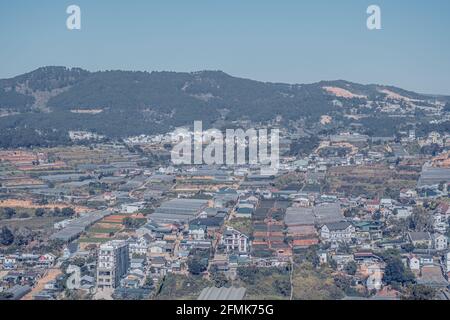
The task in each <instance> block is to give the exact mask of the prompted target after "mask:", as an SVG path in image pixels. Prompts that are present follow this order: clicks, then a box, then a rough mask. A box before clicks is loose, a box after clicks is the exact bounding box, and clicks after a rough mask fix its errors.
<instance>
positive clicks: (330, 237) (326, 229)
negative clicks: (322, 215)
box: [320, 221, 356, 242]
mask: <svg viewBox="0 0 450 320" xmlns="http://www.w3.org/2000/svg"><path fill="white" fill-rule="evenodd" d="M355 232H356V229H355V227H354V226H353V225H352V224H351V223H350V222H347V221H343V222H335V223H327V224H324V225H323V226H322V228H321V229H320V236H321V238H322V239H323V240H324V241H325V242H350V241H352V238H354V237H355Z"/></svg>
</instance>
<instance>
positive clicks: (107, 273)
mask: <svg viewBox="0 0 450 320" xmlns="http://www.w3.org/2000/svg"><path fill="white" fill-rule="evenodd" d="M129 265H130V256H129V246H128V242H127V241H124V240H112V241H109V242H107V243H104V244H102V245H100V248H99V252H98V263H97V286H98V287H99V288H102V289H103V288H116V287H118V286H119V285H120V279H121V278H122V277H123V276H124V275H125V274H126V273H127V271H128V267H129Z"/></svg>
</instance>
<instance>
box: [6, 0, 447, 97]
mask: <svg viewBox="0 0 450 320" xmlns="http://www.w3.org/2000/svg"><path fill="white" fill-rule="evenodd" d="M71 4H76V5H79V6H80V7H81V13H82V17H81V18H82V19H81V20H82V25H81V26H82V29H81V30H80V31H69V30H68V29H67V28H66V19H67V17H68V15H67V14H66V8H67V6H68V5H71ZM371 4H377V5H379V6H380V7H381V13H382V28H383V29H382V30H376V31H369V30H368V29H367V27H366V19H367V17H368V15H367V14H366V9H367V7H368V6H369V5H371ZM0 62H1V63H0V78H7V77H12V76H15V75H18V74H21V73H24V72H28V71H31V70H34V69H36V68H38V67H41V66H47V65H61V66H68V67H72V66H77V67H82V68H85V69H88V70H91V71H96V70H106V69H124V70H142V71H144V70H147V71H152V70H170V71H197V70H206V69H208V70H223V71H225V72H227V73H229V74H231V75H234V76H240V77H246V78H251V79H255V80H262V81H271V82H288V83H310V82H315V81H319V80H334V79H345V80H349V81H355V82H361V83H379V84H390V85H397V86H400V87H403V88H405V89H410V90H415V91H419V92H423V93H442V94H450V1H448V0H429V1H425V0H369V1H366V0H314V1H312V0H311V1H302V0H292V1H291V0H270V1H268V0H223V1H217V0H179V1H176V0H145V1H144V0H142V1H141V0H134V1H133V0H129V1H121V0H72V1H65V0H53V1H51V0H40V1H31V0H14V1H7V0H0Z"/></svg>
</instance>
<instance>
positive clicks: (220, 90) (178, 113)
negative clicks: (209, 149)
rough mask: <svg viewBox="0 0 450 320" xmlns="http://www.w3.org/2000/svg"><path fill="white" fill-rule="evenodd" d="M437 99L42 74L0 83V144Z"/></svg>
mask: <svg viewBox="0 0 450 320" xmlns="http://www.w3.org/2000/svg"><path fill="white" fill-rule="evenodd" d="M436 99H438V98H437V97H432V96H427V95H422V94H417V93H414V92H410V91H406V90H403V89H399V88H396V87H390V86H381V85H361V84H356V83H351V82H348V81H344V80H338V81H323V82H319V83H313V84H295V85H291V84H282V83H265V82H259V81H254V80H249V79H242V78H236V77H232V76H230V75H228V74H226V73H224V72H221V71H201V72H193V73H179V72H151V73H149V72H132V71H101V72H89V71H86V70H82V69H80V68H72V69H69V68H65V67H43V68H39V69H37V70H35V71H33V72H30V73H26V74H23V75H20V76H17V77H14V78H11V79H4V80H0V115H1V117H0V129H1V133H0V139H1V140H2V141H4V140H5V139H6V138H12V137H16V138H15V139H13V140H14V141H15V143H14V144H12V145H11V146H15V145H17V146H22V145H24V146H28V145H35V144H36V143H37V141H38V140H42V141H43V142H42V143H43V144H46V143H48V144H53V143H65V140H67V139H68V136H67V132H68V131H70V130H86V131H92V132H96V133H99V134H103V135H106V136H109V137H113V138H116V137H126V136H132V135H137V134H151V133H157V132H166V131H168V130H170V129H173V128H174V127H177V126H181V125H186V124H192V122H193V121H194V120H202V121H203V122H204V124H205V126H208V125H210V124H211V123H213V122H214V121H216V120H218V119H223V120H227V121H233V120H250V121H252V122H265V121H270V120H273V119H274V118H275V117H277V116H280V117H281V118H283V119H289V120H296V119H306V120H308V121H309V122H317V121H319V119H320V117H321V116H323V115H335V116H336V117H338V118H339V117H340V116H342V115H343V113H345V112H347V111H346V110H351V109H352V108H358V107H360V106H364V105H367V104H375V105H377V104H378V103H379V104H380V105H381V104H384V103H387V102H392V103H399V104H400V105H402V104H412V103H414V102H415V101H420V103H421V104H423V105H424V106H428V105H430V103H432V102H431V101H433V100H436ZM439 99H440V100H442V101H445V100H447V101H450V99H448V98H447V97H439ZM367 112H369V110H367ZM370 112H372V111H370ZM33 132H37V134H35V137H34V138H30V141H34V142H33V143H27V139H29V138H28V137H27V136H28V135H30V134H32V133H33ZM22 136H24V137H23V138H20V137H22ZM43 137H45V139H44V138H43ZM48 137H51V139H50V138H48ZM53 139H56V141H53ZM2 145H3V146H4V144H2Z"/></svg>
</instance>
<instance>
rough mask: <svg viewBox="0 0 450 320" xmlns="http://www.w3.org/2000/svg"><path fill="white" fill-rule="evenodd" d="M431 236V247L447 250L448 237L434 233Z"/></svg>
mask: <svg viewBox="0 0 450 320" xmlns="http://www.w3.org/2000/svg"><path fill="white" fill-rule="evenodd" d="M432 238H433V247H434V249H435V250H438V251H442V250H447V247H448V239H447V237H446V236H445V235H443V234H439V233H436V234H433V236H432Z"/></svg>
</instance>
